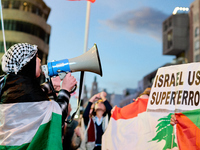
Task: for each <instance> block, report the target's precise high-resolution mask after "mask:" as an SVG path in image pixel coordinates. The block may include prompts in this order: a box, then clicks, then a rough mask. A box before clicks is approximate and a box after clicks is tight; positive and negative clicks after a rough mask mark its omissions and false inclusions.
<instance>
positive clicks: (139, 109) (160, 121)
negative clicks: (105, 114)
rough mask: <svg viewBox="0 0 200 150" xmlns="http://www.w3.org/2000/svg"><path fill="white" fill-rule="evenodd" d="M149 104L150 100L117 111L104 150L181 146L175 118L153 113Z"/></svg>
mask: <svg viewBox="0 0 200 150" xmlns="http://www.w3.org/2000/svg"><path fill="white" fill-rule="evenodd" d="M147 103H148V99H141V98H139V99H138V101H136V102H133V103H131V104H129V105H127V106H125V107H123V108H118V107H116V108H115V110H114V112H113V113H112V116H111V119H110V121H109V124H108V127H107V129H106V131H105V133H104V134H103V137H102V150H122V149H123V150H131V149H134V150H168V149H172V148H173V147H176V146H177V144H176V143H175V142H174V141H175V140H174V139H175V136H174V135H173V134H172V133H173V127H172V126H171V125H170V117H171V114H170V113H169V112H163V111H151V112H149V111H148V110H147ZM172 138H173V140H172Z"/></svg>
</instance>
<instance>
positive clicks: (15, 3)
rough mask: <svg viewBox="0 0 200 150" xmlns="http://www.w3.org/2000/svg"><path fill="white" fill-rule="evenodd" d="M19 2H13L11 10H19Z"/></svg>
mask: <svg viewBox="0 0 200 150" xmlns="http://www.w3.org/2000/svg"><path fill="white" fill-rule="evenodd" d="M20 6H21V1H13V5H12V7H13V9H20Z"/></svg>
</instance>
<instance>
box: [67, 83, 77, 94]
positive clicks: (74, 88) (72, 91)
mask: <svg viewBox="0 0 200 150" xmlns="http://www.w3.org/2000/svg"><path fill="white" fill-rule="evenodd" d="M76 88H77V84H75V85H74V87H73V89H72V90H71V91H70V92H69V93H70V94H71V93H74V91H75V90H76Z"/></svg>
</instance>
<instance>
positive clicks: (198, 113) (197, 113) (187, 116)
mask: <svg viewBox="0 0 200 150" xmlns="http://www.w3.org/2000/svg"><path fill="white" fill-rule="evenodd" d="M175 115H176V119H177V121H178V123H177V124H176V133H177V141H178V145H179V149H180V150H188V149H189V150H200V110H199V109H197V110H191V111H186V112H182V113H177V114H175Z"/></svg>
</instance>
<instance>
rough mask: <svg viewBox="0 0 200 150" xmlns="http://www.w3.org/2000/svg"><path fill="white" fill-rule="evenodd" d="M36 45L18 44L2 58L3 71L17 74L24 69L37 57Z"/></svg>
mask: <svg viewBox="0 0 200 150" xmlns="http://www.w3.org/2000/svg"><path fill="white" fill-rule="evenodd" d="M37 51H38V49H37V46H36V45H31V44H28V43H18V44H15V45H13V46H11V47H10V48H9V49H8V50H7V51H6V53H5V54H4V55H3V57H2V58H1V61H2V70H3V71H4V72H6V73H15V74H17V72H18V71H20V70H21V69H22V67H23V66H25V65H26V64H27V63H28V62H30V60H31V59H32V58H33V57H34V56H35V55H36V53H37Z"/></svg>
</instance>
